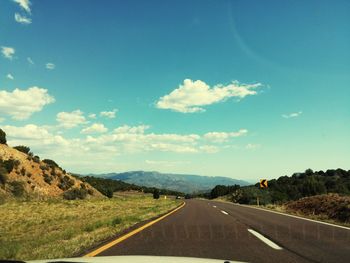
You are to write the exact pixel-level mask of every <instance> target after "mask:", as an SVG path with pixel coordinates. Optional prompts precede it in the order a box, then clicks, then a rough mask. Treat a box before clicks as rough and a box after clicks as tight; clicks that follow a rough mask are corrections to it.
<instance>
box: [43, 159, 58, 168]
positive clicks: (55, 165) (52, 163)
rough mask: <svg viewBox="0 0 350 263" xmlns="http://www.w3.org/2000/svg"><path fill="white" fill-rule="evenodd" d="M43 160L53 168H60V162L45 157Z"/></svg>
mask: <svg viewBox="0 0 350 263" xmlns="http://www.w3.org/2000/svg"><path fill="white" fill-rule="evenodd" d="M43 162H44V163H46V164H47V165H48V166H50V167H51V168H53V167H57V168H59V166H58V164H57V163H56V162H55V161H53V160H50V159H44V160H43Z"/></svg>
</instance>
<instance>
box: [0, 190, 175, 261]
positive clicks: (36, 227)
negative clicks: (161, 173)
mask: <svg viewBox="0 0 350 263" xmlns="http://www.w3.org/2000/svg"><path fill="white" fill-rule="evenodd" d="M179 204H180V202H179V201H177V200H171V199H166V200H164V199H159V200H154V199H153V198H152V197H150V196H145V195H130V196H124V197H123V198H118V197H116V198H112V199H95V200H73V201H68V200H57V199H56V200H47V201H10V202H6V203H4V204H2V205H0V218H1V222H0V259H17V260H33V259H49V258H62V257H71V256H73V255H76V254H78V253H81V252H82V251H84V250H86V249H88V248H91V247H92V246H94V245H96V244H98V243H99V242H101V241H102V240H105V239H107V238H109V237H112V236H114V235H116V234H117V233H119V232H121V231H123V230H125V229H127V228H129V227H131V226H132V225H134V224H136V223H138V222H140V221H144V220H147V219H150V218H152V217H155V216H158V215H160V214H163V213H165V212H167V211H169V210H171V209H173V208H175V207H176V206H177V205H179Z"/></svg>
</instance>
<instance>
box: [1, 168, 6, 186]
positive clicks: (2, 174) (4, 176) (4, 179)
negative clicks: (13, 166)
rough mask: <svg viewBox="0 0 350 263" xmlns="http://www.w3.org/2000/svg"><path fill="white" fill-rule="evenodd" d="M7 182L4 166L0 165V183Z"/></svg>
mask: <svg viewBox="0 0 350 263" xmlns="http://www.w3.org/2000/svg"><path fill="white" fill-rule="evenodd" d="M6 182H7V170H6V169H5V168H4V167H0V184H2V185H4V184H6Z"/></svg>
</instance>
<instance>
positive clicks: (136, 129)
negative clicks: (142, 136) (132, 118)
mask: <svg viewBox="0 0 350 263" xmlns="http://www.w3.org/2000/svg"><path fill="white" fill-rule="evenodd" d="M149 128H150V126H148V125H139V126H134V127H130V126H128V125H124V126H120V127H118V128H116V129H114V133H115V134H126V133H128V134H130V133H131V134H135V133H144V132H145V131H146V130H147V129H149Z"/></svg>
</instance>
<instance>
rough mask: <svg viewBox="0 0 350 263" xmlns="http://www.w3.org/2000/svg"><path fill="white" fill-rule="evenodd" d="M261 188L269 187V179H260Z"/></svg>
mask: <svg viewBox="0 0 350 263" xmlns="http://www.w3.org/2000/svg"><path fill="white" fill-rule="evenodd" d="M260 188H267V180H266V179H260Z"/></svg>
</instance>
